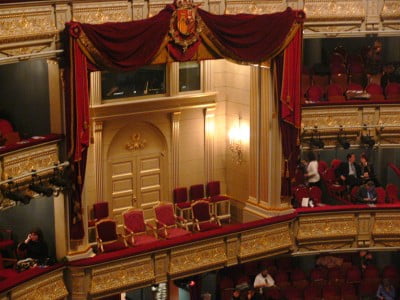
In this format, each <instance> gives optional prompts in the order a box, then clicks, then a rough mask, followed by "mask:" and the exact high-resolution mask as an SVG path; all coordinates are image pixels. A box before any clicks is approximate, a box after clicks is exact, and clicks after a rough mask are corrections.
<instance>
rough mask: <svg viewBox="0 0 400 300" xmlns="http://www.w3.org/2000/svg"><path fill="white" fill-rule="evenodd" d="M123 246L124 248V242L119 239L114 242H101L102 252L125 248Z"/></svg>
mask: <svg viewBox="0 0 400 300" xmlns="http://www.w3.org/2000/svg"><path fill="white" fill-rule="evenodd" d="M125 248H126V246H125V244H124V243H123V242H120V241H116V242H114V243H110V244H103V249H104V252H112V251H117V250H121V249H125Z"/></svg>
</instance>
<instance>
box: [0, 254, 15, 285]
mask: <svg viewBox="0 0 400 300" xmlns="http://www.w3.org/2000/svg"><path fill="white" fill-rule="evenodd" d="M5 262H8V263H9V264H10V266H12V267H14V266H15V264H16V263H17V260H16V259H15V258H4V257H3V256H2V254H1V252H0V282H1V281H3V280H5V279H7V278H8V277H13V276H18V273H17V272H16V271H15V269H14V268H5V266H4V265H5Z"/></svg>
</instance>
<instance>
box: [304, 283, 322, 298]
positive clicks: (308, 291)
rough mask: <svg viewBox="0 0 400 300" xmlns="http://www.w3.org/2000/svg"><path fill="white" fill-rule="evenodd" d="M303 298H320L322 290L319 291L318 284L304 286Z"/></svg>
mask: <svg viewBox="0 0 400 300" xmlns="http://www.w3.org/2000/svg"><path fill="white" fill-rule="evenodd" d="M303 295H304V300H317V299H321V297H322V292H321V287H319V286H313V285H310V286H307V287H306V288H304V293H303Z"/></svg>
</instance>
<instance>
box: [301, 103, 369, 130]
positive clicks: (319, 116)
mask: <svg viewBox="0 0 400 300" xmlns="http://www.w3.org/2000/svg"><path fill="white" fill-rule="evenodd" d="M302 123H303V124H302V125H303V127H306V128H307V127H314V126H317V127H320V128H323V127H334V126H337V127H339V126H340V125H342V126H346V127H350V126H360V124H361V114H360V112H359V110H358V108H357V107H354V108H346V109H340V108H336V109H335V108H333V109H327V108H326V107H325V108H324V107H321V108H319V109H316V108H313V109H305V110H303V112H302Z"/></svg>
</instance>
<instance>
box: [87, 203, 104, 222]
mask: <svg viewBox="0 0 400 300" xmlns="http://www.w3.org/2000/svg"><path fill="white" fill-rule="evenodd" d="M105 218H108V202H97V203H95V204H93V219H92V220H89V227H93V226H94V225H95V224H96V222H98V221H100V220H101V219H105Z"/></svg>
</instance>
